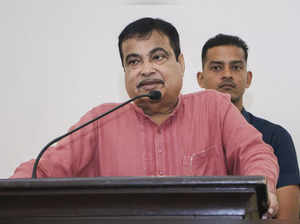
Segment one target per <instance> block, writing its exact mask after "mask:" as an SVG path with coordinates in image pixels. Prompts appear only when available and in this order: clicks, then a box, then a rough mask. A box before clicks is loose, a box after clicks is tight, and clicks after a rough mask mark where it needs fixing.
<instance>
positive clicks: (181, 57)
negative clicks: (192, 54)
mask: <svg viewBox="0 0 300 224" xmlns="http://www.w3.org/2000/svg"><path fill="white" fill-rule="evenodd" d="M178 63H179V64H180V67H181V71H182V76H183V75H184V71H185V62H184V57H183V54H182V53H180V55H179V56H178Z"/></svg>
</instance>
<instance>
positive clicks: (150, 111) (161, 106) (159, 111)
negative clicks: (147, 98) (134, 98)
mask: <svg viewBox="0 0 300 224" xmlns="http://www.w3.org/2000/svg"><path fill="white" fill-rule="evenodd" d="M177 103H178V99H177V100H176V102H175V103H174V102H173V103H166V104H165V103H164V102H162V101H161V102H157V103H151V102H148V103H145V104H137V106H138V107H140V108H141V109H142V110H143V111H144V113H145V114H147V115H148V116H149V117H151V119H152V120H153V122H154V123H156V124H157V125H160V124H162V123H163V122H164V121H165V120H167V119H168V117H169V116H170V115H171V113H172V112H173V111H174V109H175V107H176V105H177Z"/></svg>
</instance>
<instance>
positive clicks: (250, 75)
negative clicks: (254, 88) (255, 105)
mask: <svg viewBox="0 0 300 224" xmlns="http://www.w3.org/2000/svg"><path fill="white" fill-rule="evenodd" d="M251 82H252V72H251V71H248V72H247V84H246V88H249V87H250V85H251Z"/></svg>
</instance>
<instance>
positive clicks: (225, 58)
mask: <svg viewBox="0 0 300 224" xmlns="http://www.w3.org/2000/svg"><path fill="white" fill-rule="evenodd" d="M210 61H222V62H230V61H243V62H246V61H245V53H244V50H243V49H242V48H240V47H236V46H232V45H223V46H216V47H212V48H210V49H208V51H207V54H206V62H210Z"/></svg>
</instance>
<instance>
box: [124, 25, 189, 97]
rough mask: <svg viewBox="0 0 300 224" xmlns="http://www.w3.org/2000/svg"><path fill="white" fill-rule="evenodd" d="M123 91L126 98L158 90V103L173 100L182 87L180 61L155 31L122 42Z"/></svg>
mask: <svg viewBox="0 0 300 224" xmlns="http://www.w3.org/2000/svg"><path fill="white" fill-rule="evenodd" d="M122 52H123V55H124V57H123V65H124V71H125V82H126V90H127V93H128V95H129V97H130V98H132V97H135V96H137V95H141V94H147V93H149V91H151V90H159V91H160V92H161V94H162V97H161V100H166V101H175V102H176V101H177V97H178V95H179V93H180V90H181V88H182V78H183V73H184V59H183V56H182V55H180V56H179V58H178V61H176V58H175V54H174V51H173V49H172V48H171V46H170V42H169V39H168V37H167V36H165V35H164V34H162V33H159V32H157V31H155V30H154V31H153V32H152V34H151V35H149V36H146V37H144V38H137V37H133V38H130V39H128V40H125V41H124V42H123V43H122Z"/></svg>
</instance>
